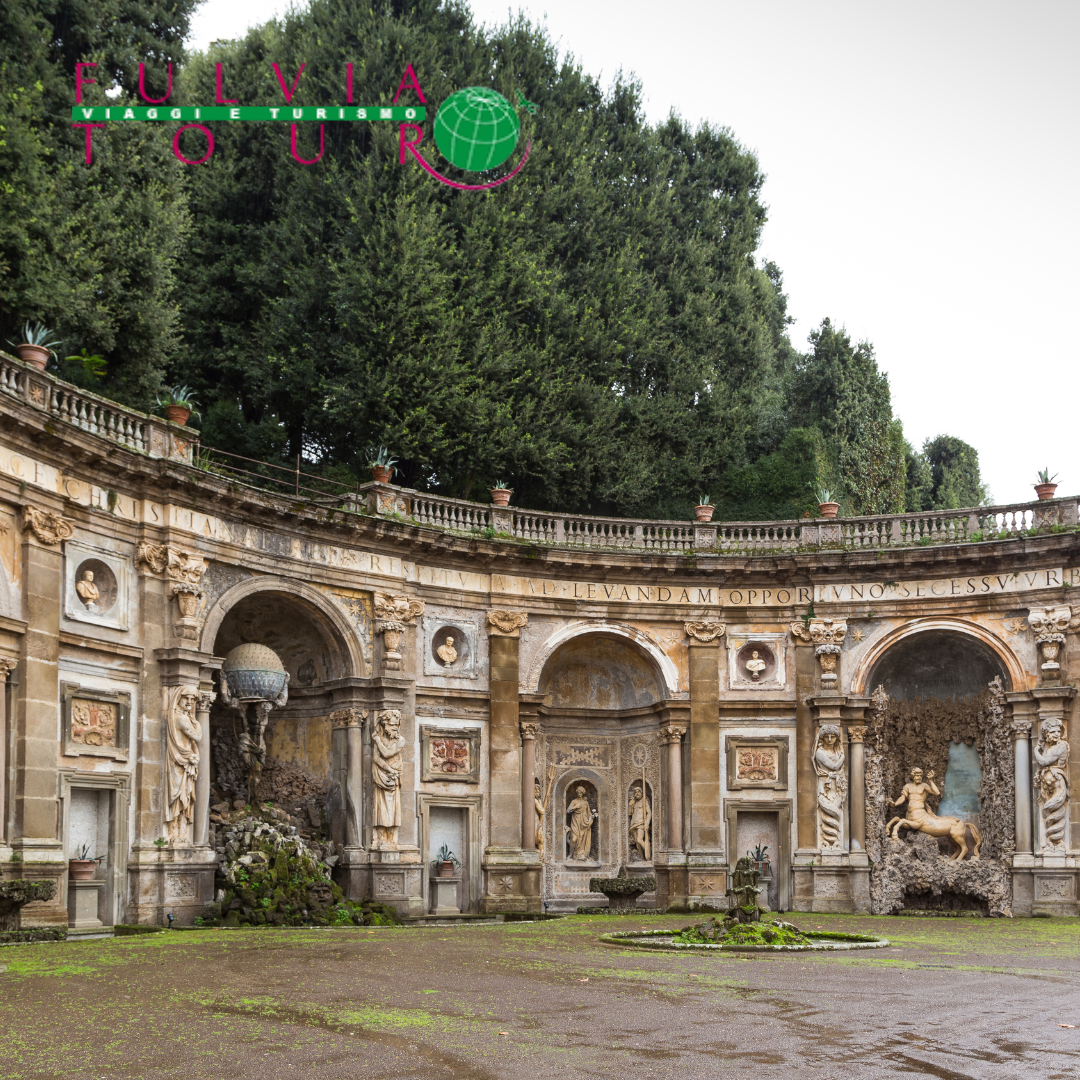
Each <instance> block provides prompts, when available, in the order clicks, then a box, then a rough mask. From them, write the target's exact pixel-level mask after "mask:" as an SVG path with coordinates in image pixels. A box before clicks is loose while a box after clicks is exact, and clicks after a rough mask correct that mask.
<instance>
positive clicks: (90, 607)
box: [75, 570, 101, 613]
mask: <svg viewBox="0 0 1080 1080" xmlns="http://www.w3.org/2000/svg"><path fill="white" fill-rule="evenodd" d="M75 591H76V592H77V593H78V594H79V599H80V600H81V601H82V602H83V604H85V605H86V610H87V611H92V612H95V613H97V612H98V611H100V610H101V608H99V607H98V601H99V600H100V599H101V593H100V591H99V590H98V587H97V586H96V585H95V584H94V571H93V570H84V571H83V576H82V578H81V580H79V581H77V582H76V583H75Z"/></svg>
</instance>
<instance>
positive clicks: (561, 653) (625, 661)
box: [539, 633, 664, 710]
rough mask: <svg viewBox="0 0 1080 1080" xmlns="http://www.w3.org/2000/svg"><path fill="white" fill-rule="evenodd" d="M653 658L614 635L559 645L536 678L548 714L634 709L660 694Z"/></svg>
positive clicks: (659, 681) (589, 635)
mask: <svg viewBox="0 0 1080 1080" xmlns="http://www.w3.org/2000/svg"><path fill="white" fill-rule="evenodd" d="M661 685H662V684H661V680H660V677H659V673H658V672H657V670H656V667H655V664H654V663H653V661H652V659H651V658H650V657H649V656H647V655H646V654H645V653H644V652H643V651H642V650H641V649H639V648H637V647H636V646H635V645H634V644H633V643H632V642H630V641H628V640H627V639H626V638H623V637H619V636H618V635H616V634H602V633H601V634H582V635H581V636H580V637H576V638H572V639H571V640H570V641H567V642H566V643H565V644H563V645H560V646H559V648H558V649H556V650H555V652H553V653H552V654H551V656H550V657H549V658H548V661H547V663H546V664H545V665H544V670H543V671H542V672H541V674H540V685H539V689H540V693H541V694H543V695H544V698H545V700H544V704H545V705H546V706H547V707H548V708H549V709H605V710H622V709H637V708H642V707H645V706H649V705H654V704H655V703H656V702H658V701H660V700H661V699H662V698H663V696H664V694H663V691H662V689H661Z"/></svg>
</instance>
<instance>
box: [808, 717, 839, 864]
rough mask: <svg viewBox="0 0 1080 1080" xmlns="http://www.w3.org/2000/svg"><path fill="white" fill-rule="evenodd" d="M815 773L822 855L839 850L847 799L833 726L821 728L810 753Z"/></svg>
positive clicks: (837, 734)
mask: <svg viewBox="0 0 1080 1080" xmlns="http://www.w3.org/2000/svg"><path fill="white" fill-rule="evenodd" d="M811 760H812V762H813V766H814V772H816V773H817V776H818V785H817V804H818V836H819V843H820V844H821V849H822V851H830V850H831V851H839V850H840V849H841V848H842V846H843V845H842V832H843V816H844V800H845V798H846V797H847V773H846V772H845V770H844V763H845V761H846V760H847V759H846V755H845V754H844V744H843V742H842V741H841V739H840V728H839V727H838V726H837V725H836V724H822V725H821V727H820V728H818V732H817V735H816V736H815V738H814V748H813V750H812V751H811Z"/></svg>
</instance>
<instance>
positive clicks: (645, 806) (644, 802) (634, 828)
mask: <svg viewBox="0 0 1080 1080" xmlns="http://www.w3.org/2000/svg"><path fill="white" fill-rule="evenodd" d="M627 817H628V818H629V819H630V843H631V844H632V845H633V851H632V855H636V856H637V858H638V859H641V860H644V861H645V862H648V861H649V860H650V859H651V858H652V840H651V833H652V810H651V809H650V808H649V800H648V799H646V798H645V796H644V794H643V793H642V790H641V785H640V784H635V785H634V786H633V788H631V789H630V806H629V809H628V812H627Z"/></svg>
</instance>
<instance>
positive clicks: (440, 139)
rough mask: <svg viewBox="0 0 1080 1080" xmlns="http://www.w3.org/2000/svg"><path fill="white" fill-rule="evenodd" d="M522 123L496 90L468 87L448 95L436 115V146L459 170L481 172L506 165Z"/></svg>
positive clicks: (508, 103) (512, 108) (515, 144)
mask: <svg viewBox="0 0 1080 1080" xmlns="http://www.w3.org/2000/svg"><path fill="white" fill-rule="evenodd" d="M520 129H521V123H520V121H519V120H518V116H517V113H516V112H515V111H514V107H513V106H512V105H511V104H510V102H509V101H507V100H506V98H504V97H503V96H502V94H500V93H498V92H496V91H495V90H488V89H486V88H485V87H482V86H467V87H465V88H464V89H463V90H458V91H456V92H455V93H453V94H451V95H450V96H449V97H448V98H447V99H446V100H445V101H444V102H443V103H442V105H441V106H440V107H439V111H438V113H436V115H435V125H434V135H435V145H436V146H437V147H438V148H439V152H440V153H441V154H442V155H443V157H444V158H446V160H447V161H449V162H450V164H451V165H456V166H457V167H458V168H459V169H464V170H465V171H466V172H484V171H485V170H486V169H494V168H496V167H498V166H499V165H501V164H502V163H503V162H504V161H506V160H507V159H508V158H509V157H510V155H511V154H513V152H514V148H515V147H516V146H517V141H518V134H519V131H520Z"/></svg>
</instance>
